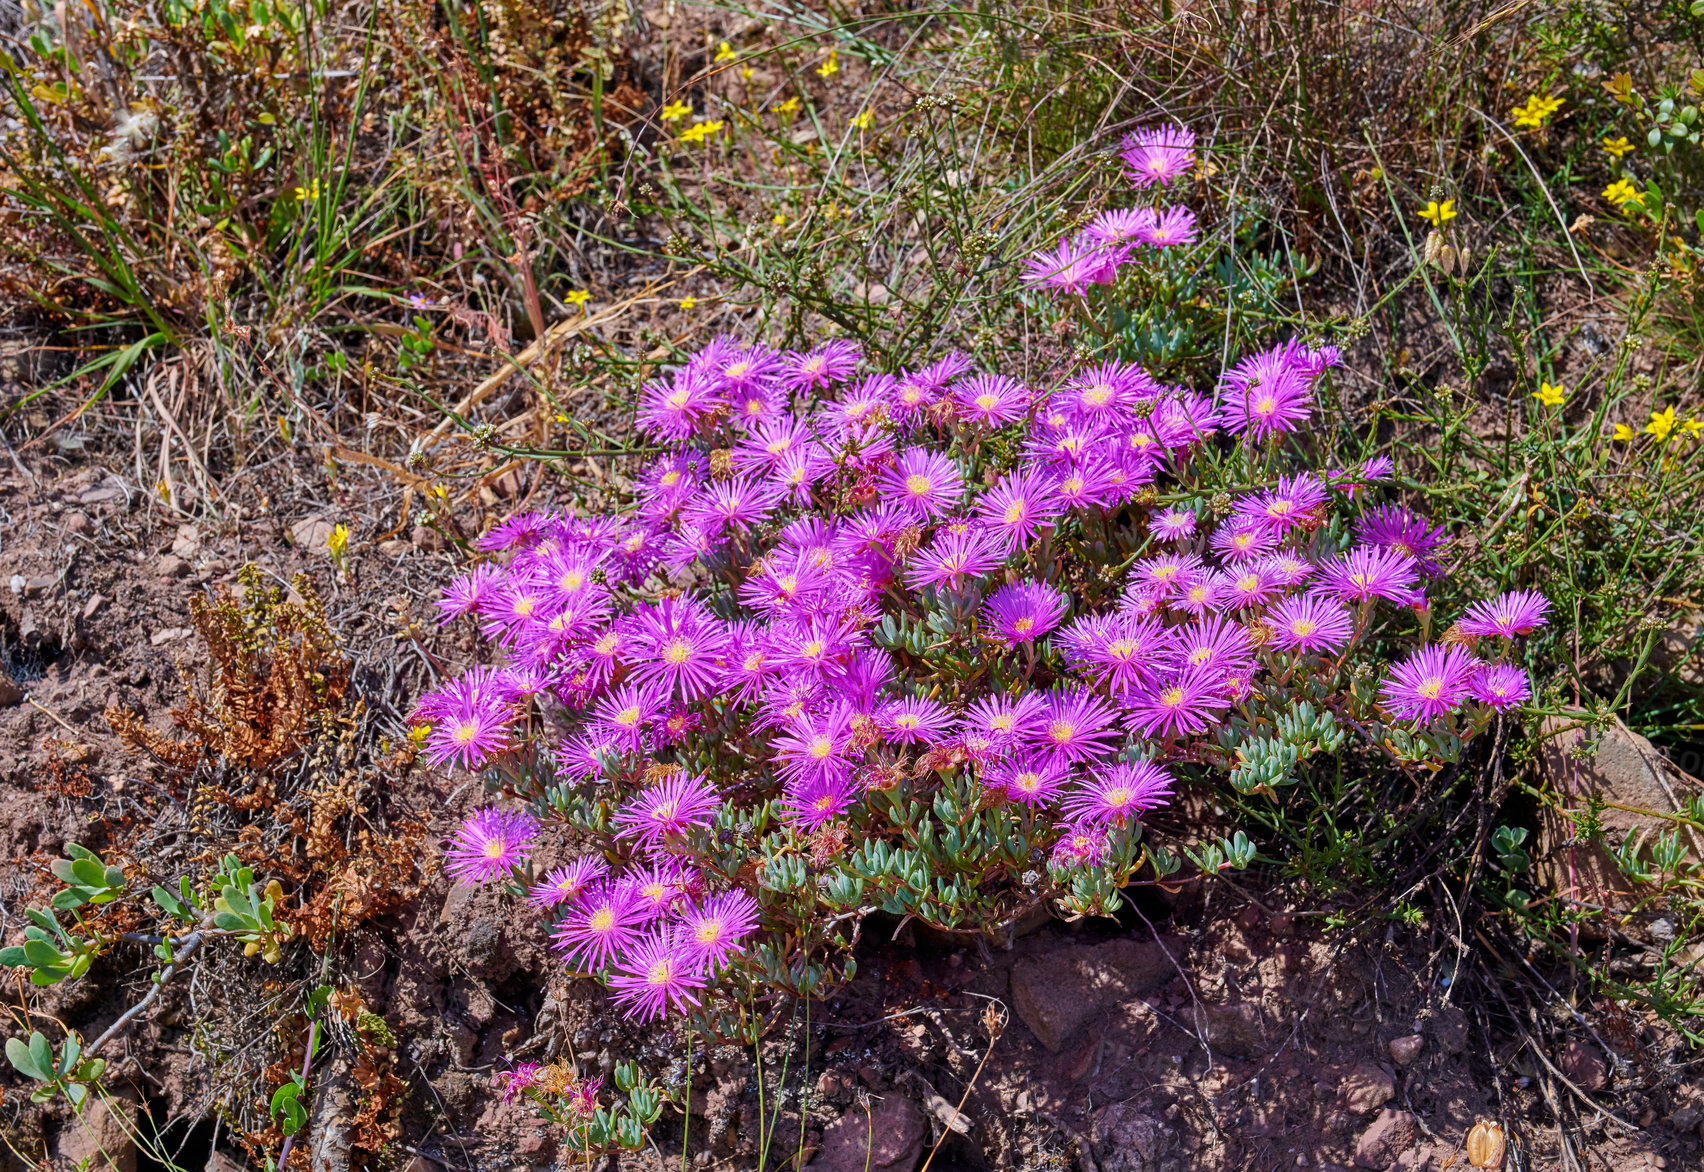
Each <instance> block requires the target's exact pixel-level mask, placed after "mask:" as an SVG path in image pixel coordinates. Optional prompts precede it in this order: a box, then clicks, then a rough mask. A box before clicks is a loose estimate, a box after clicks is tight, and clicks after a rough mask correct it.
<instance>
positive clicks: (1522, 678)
mask: <svg viewBox="0 0 1704 1172" xmlns="http://www.w3.org/2000/svg"><path fill="white" fill-rule="evenodd" d="M1468 690H1469V692H1471V693H1472V695H1473V698H1474V699H1475V700H1478V701H1479V702H1480V703H1482V704H1489V705H1490V706H1491V707H1492V708H1495V709H1497V710H1498V711H1502V710H1503V709H1505V708H1513V707H1515V706H1516V705H1518V704H1525V703H1526V702H1527V700H1528V699H1530V698H1531V696H1532V681H1531V680H1529V679H1528V678H1527V673H1526V672H1524V671H1522V670H1521V669H1520V668H1518V667H1516V666H1514V665H1513V664H1509V663H1499V664H1495V665H1492V664H1485V665H1482V666H1481V667H1480V668H1479V669H1478V670H1477V671H1475V672H1474V673H1473V678H1472V680H1470V681H1469V683H1468Z"/></svg>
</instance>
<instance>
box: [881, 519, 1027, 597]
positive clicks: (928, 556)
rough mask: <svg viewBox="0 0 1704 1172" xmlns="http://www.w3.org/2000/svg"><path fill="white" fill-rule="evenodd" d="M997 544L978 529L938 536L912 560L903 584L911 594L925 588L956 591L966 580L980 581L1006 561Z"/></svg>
mask: <svg viewBox="0 0 1704 1172" xmlns="http://www.w3.org/2000/svg"><path fill="white" fill-rule="evenodd" d="M997 542H998V538H996V537H995V536H994V535H993V534H991V533H989V532H988V531H987V530H981V529H979V530H975V531H972V532H964V533H946V534H940V535H937V536H936V538H935V540H934V541H932V542H930V543H929V544H928V545H927V546H925V547H924V548H922V549H920V550H918V551H917V552H916V553H915V554H913V555H912V556H911V559H910V561H909V563H908V564H907V573H906V584H907V585H908V586H910V587H911V588H912V589H914V590H916V589H921V588H922V587H924V586H944V587H946V588H947V589H949V590H957V589H958V588H959V585H960V584H961V583H962V582H963V581H964V580H965V579H966V578H980V577H981V576H982V575H984V574H986V573H987V572H988V571H990V570H992V569H993V568H994V567H995V566H997V565H999V564H1000V563H1001V562H1002V561H1004V560H1005V559H1004V557H1003V556H1002V554H1001V552H1000V549H999V545H998V544H997Z"/></svg>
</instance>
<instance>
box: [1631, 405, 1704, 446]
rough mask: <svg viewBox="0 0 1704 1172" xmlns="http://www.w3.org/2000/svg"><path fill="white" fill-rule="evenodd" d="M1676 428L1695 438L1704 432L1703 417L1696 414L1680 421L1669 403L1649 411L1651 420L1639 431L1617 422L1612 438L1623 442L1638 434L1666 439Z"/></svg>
mask: <svg viewBox="0 0 1704 1172" xmlns="http://www.w3.org/2000/svg"><path fill="white" fill-rule="evenodd" d="M1677 430H1678V431H1681V432H1683V433H1685V434H1686V435H1687V436H1689V437H1691V438H1692V439H1697V438H1698V437H1699V436H1700V435H1701V434H1704V419H1699V418H1698V417H1697V416H1693V417H1692V418H1690V419H1688V420H1686V421H1685V422H1684V423H1682V422H1681V420H1680V416H1679V415H1678V414H1677V413H1676V411H1675V409H1674V406H1673V405H1672V404H1671V405H1669V406H1668V407H1665V408H1664V409H1663V410H1661V411H1653V412H1651V421H1650V422H1649V423H1647V424H1646V425H1645V426H1644V428H1643V429H1642V430H1641V431H1638V432H1635V431H1634V430H1633V429H1632V428H1631V427H1629V426H1627V424H1625V423H1617V424H1616V425H1615V436H1614V438H1615V439H1618V440H1621V441H1622V442H1623V443H1625V442H1627V441H1629V440H1631V439H1633V438H1634V437H1635V436H1638V435H1649V436H1655V437H1656V438H1657V439H1658V440H1666V439H1668V437H1669V436H1671V435H1673V434H1674V433H1675V432H1676V431H1677Z"/></svg>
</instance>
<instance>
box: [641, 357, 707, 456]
mask: <svg viewBox="0 0 1704 1172" xmlns="http://www.w3.org/2000/svg"><path fill="white" fill-rule="evenodd" d="M721 404H722V400H721V398H720V396H718V395H717V393H716V387H715V384H714V383H713V382H712V381H711V380H710V379H709V378H707V377H705V376H703V375H698V374H693V373H691V372H690V371H688V370H686V369H685V368H682V369H681V370H680V371H679V372H677V373H676V374H675V377H674V378H673V379H672V380H670V381H668V382H660V381H653V382H649V383H646V384H645V385H644V387H643V388H641V389H640V392H639V412H638V415H637V417H636V418H635V420H634V422H635V424H636V425H637V426H638V428H639V431H640V433H641V434H643V435H646V436H649V437H651V438H652V439H657V440H663V441H672V442H675V443H678V442H680V441H681V440H684V439H687V438H688V437H690V436H691V435H692V433H693V431H694V430H695V429H696V428H697V426H698V421H699V420H700V419H702V418H703V417H704V416H705V415H707V414H708V413H709V412H710V411H712V410H714V409H715V408H717V407H719V406H721Z"/></svg>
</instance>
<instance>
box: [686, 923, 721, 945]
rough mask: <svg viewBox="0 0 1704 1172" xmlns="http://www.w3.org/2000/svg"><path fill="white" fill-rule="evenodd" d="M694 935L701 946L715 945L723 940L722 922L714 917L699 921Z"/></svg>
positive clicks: (693, 932)
mask: <svg viewBox="0 0 1704 1172" xmlns="http://www.w3.org/2000/svg"><path fill="white" fill-rule="evenodd" d="M692 934H693V936H694V937H696V938H697V940H698V942H699V943H700V944H714V943H716V941H718V940H720V939H721V938H722V921H721V920H718V919H716V918H715V917H714V916H709V917H706V918H705V919H702V920H699V921H698V927H696V928H694V929H693V930H692Z"/></svg>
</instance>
